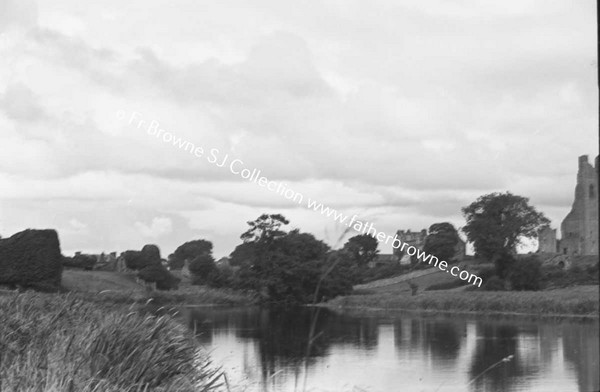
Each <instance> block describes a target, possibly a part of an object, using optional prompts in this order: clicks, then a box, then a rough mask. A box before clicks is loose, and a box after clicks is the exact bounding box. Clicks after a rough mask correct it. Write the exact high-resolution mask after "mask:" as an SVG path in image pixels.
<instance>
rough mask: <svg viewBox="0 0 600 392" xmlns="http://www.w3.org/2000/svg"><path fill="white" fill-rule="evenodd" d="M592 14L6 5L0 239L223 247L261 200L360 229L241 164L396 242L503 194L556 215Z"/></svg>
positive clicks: (581, 4)
mask: <svg viewBox="0 0 600 392" xmlns="http://www.w3.org/2000/svg"><path fill="white" fill-rule="evenodd" d="M596 26H597V25H596V4H595V2H594V1H591V0H582V1H576V2H573V1H567V0H564V1H548V0H544V1H541V0H539V1H529V0H518V1H502V2H498V1H487V0H486V1H479V0H478V1H470V2H467V1H458V0H430V1H427V2H423V1H419V0H402V1H398V0H390V1H377V0H375V1H374V0H369V1H356V0H344V1H341V0H320V1H293V2H292V1H281V0H269V1H267V0H257V1H251V2H249V1H243V0H223V1H219V2H213V1H210V2H209V1H197V0H189V1H156V0H144V1H139V0H133V1H128V2H127V4H126V5H124V2H122V1H116V0H98V1H95V2H81V1H75V0H54V1H39V2H35V1H30V0H0V235H2V237H8V236H10V235H12V234H14V233H16V232H18V231H21V230H24V229H27V228H38V229H42V228H54V229H56V230H57V231H58V233H59V237H60V241H61V248H62V250H63V253H64V254H72V253H74V252H75V251H78V250H79V251H84V252H102V251H105V252H111V251H116V252H118V253H119V252H122V251H124V250H127V249H140V248H141V247H142V246H143V245H144V244H149V243H152V244H157V245H158V246H159V247H160V249H161V252H162V254H163V257H166V255H168V254H169V253H171V252H173V251H174V249H175V248H176V247H177V246H178V245H180V244H182V243H184V242H186V241H190V240H193V239H200V238H202V239H207V240H210V241H212V243H213V244H214V254H215V256H216V257H221V256H226V255H228V254H229V253H230V252H231V251H232V250H233V249H234V248H235V246H236V245H237V244H239V243H240V242H241V240H240V235H241V234H242V233H243V232H244V231H245V230H246V228H247V224H246V222H247V221H251V220H254V219H255V218H257V217H258V216H259V215H261V214H262V213H281V214H283V215H284V216H286V217H287V218H288V219H289V220H290V225H289V228H299V229H300V230H301V231H306V232H311V233H313V234H314V235H315V236H316V237H317V238H319V239H322V240H324V241H326V242H327V243H328V244H330V245H331V246H332V247H334V248H337V247H339V246H341V245H342V244H343V242H344V241H345V240H347V238H348V237H349V236H351V235H354V234H357V233H352V232H350V233H345V236H344V232H345V227H344V226H343V225H341V224H339V223H338V222H335V221H334V220H333V219H332V218H331V217H327V216H323V215H321V214H319V213H318V212H315V211H313V210H310V209H308V208H307V207H306V206H305V205H301V204H300V203H297V202H294V201H293V200H288V199H287V198H285V197H283V196H281V195H279V194H277V193H275V192H271V191H269V190H268V189H265V187H261V186H259V185H258V184H256V183H252V182H249V181H247V180H244V179H243V178H241V177H240V175H239V174H235V173H232V170H231V169H230V167H229V165H230V162H231V161H233V160H234V159H239V160H240V161H242V162H243V167H244V168H248V169H249V170H253V169H257V170H260V172H261V175H262V176H264V177H266V178H267V179H268V180H269V181H275V182H277V183H281V184H284V185H285V186H286V187H287V188H289V189H293V190H294V191H295V192H298V193H300V194H302V195H303V197H304V198H305V200H306V199H307V198H310V199H311V200H315V201H318V202H319V203H322V204H323V205H324V206H327V207H330V208H333V209H336V210H337V211H339V212H342V213H344V214H346V215H349V216H352V215H354V214H356V215H357V216H358V217H359V219H361V220H363V221H368V222H370V223H372V224H373V225H374V226H375V227H376V228H377V230H379V231H382V232H385V233H387V234H390V235H391V234H393V233H395V232H396V230H398V229H411V230H413V231H415V230H421V229H424V228H427V227H429V226H430V225H431V224H433V223H436V222H451V223H452V224H454V225H455V226H456V227H457V228H460V227H462V226H463V225H464V224H465V221H464V218H463V216H462V214H461V207H464V206H467V205H468V204H470V203H471V202H473V201H474V200H475V199H476V198H477V197H478V196H481V195H484V194H487V193H491V192H505V191H510V192H512V193H514V194H518V195H521V196H525V197H528V198H529V199H530V202H531V203H532V204H533V205H534V206H535V207H536V208H537V209H538V210H540V211H542V212H543V213H544V214H546V216H548V217H549V218H550V219H551V221H552V227H555V228H557V227H560V222H561V221H562V219H563V218H564V217H565V215H566V214H567V213H568V211H569V209H570V207H571V204H572V202H573V197H574V187H575V182H576V173H577V160H578V156H580V155H589V157H590V161H593V159H594V157H595V156H596V155H597V154H598V81H597V72H598V71H597V67H598V62H597V52H596V31H597V30H596V29H597V27H596ZM139 121H144V123H142V124H140V123H139ZM150 124H155V127H157V129H163V130H164V131H165V132H169V134H170V135H172V136H173V138H180V140H185V141H189V142H190V143H193V144H194V146H197V147H200V148H201V149H202V151H203V154H198V155H202V156H201V157H199V156H196V155H194V154H193V153H190V152H189V151H183V150H182V149H180V148H177V147H176V146H174V145H173V143H168V142H165V141H164V139H163V138H161V137H156V135H152V129H150V130H149V128H148V126H149V125H150ZM212 149H216V150H214V151H218V154H215V155H218V156H219V157H220V158H221V159H223V158H224V157H225V156H227V157H228V162H227V164H226V165H224V166H223V167H218V166H217V165H216V164H212V163H210V162H209V161H208V159H207V158H208V157H209V156H210V153H209V152H210V151H211V150H212ZM241 167H242V165H241V164H240V166H239V169H240V170H241ZM237 171H239V170H237ZM531 246H533V245H530V246H529V248H531ZM523 249H528V248H527V247H524V248H523ZM380 251H381V252H382V253H389V252H391V246H389V245H387V246H386V245H382V246H381V247H380Z"/></svg>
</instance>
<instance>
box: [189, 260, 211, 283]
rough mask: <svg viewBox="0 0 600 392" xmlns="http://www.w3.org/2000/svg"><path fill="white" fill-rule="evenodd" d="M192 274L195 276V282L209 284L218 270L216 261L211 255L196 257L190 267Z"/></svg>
mask: <svg viewBox="0 0 600 392" xmlns="http://www.w3.org/2000/svg"><path fill="white" fill-rule="evenodd" d="M189 268H190V272H191V273H192V275H193V276H194V278H195V279H194V282H196V283H199V284H203V283H208V277H209V275H210V274H211V273H213V272H214V271H215V270H216V269H217V265H216V264H215V259H214V258H213V257H212V255H210V254H201V255H199V256H196V257H195V258H194V259H193V260H192V261H191V262H190V265H189Z"/></svg>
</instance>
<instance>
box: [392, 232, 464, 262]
mask: <svg viewBox="0 0 600 392" xmlns="http://www.w3.org/2000/svg"><path fill="white" fill-rule="evenodd" d="M396 235H397V236H398V239H400V241H402V242H403V243H406V244H407V245H408V246H414V247H415V248H417V249H420V250H423V247H424V246H425V239H427V230H426V229H423V230H421V231H416V232H412V231H410V230H407V231H404V230H398V231H397V232H396ZM405 251H406V248H405ZM466 254H467V243H466V242H465V241H463V240H462V238H460V237H459V238H458V243H457V244H456V246H455V247H454V259H455V260H462V259H463V258H464V257H465V255H466ZM394 255H396V256H398V257H399V258H400V264H403V265H404V264H410V263H411V257H410V256H409V255H408V254H406V252H401V251H400V249H399V248H394ZM412 259H413V261H414V262H416V256H413V257H412Z"/></svg>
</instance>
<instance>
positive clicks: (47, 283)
mask: <svg viewBox="0 0 600 392" xmlns="http://www.w3.org/2000/svg"><path fill="white" fill-rule="evenodd" d="M62 268H63V267H62V255H61V253H60V243H59V241H58V234H57V233H56V231H55V230H31V229H30V230H25V231H22V232H20V233H16V234H15V235H13V236H12V237H9V238H5V239H0V284H8V285H20V286H24V287H31V288H35V287H36V286H38V287H44V288H45V289H50V288H52V287H54V288H56V289H58V288H59V287H60V281H61V276H62Z"/></svg>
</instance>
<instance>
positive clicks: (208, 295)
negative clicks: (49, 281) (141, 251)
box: [62, 270, 258, 306]
mask: <svg viewBox="0 0 600 392" xmlns="http://www.w3.org/2000/svg"><path fill="white" fill-rule="evenodd" d="M62 286H63V288H64V289H65V291H68V292H71V293H76V294H78V295H80V296H83V297H85V298H86V299H87V300H89V301H93V302H104V303H118V304H129V303H136V304H145V303H147V302H152V303H153V304H156V305H160V306H163V305H187V306H210V305H215V306H217V305H219V306H222V305H231V306H234V305H235V306H245V305H253V304H256V303H257V301H258V300H257V297H256V296H255V295H253V294H252V293H245V292H240V291H236V290H231V289H215V288H210V287H206V286H192V285H189V284H188V285H184V284H182V285H181V286H180V288H179V289H178V290H169V291H161V290H148V289H146V288H145V287H144V286H142V285H140V284H139V283H137V282H136V281H135V278H134V276H130V275H127V274H124V273H119V272H110V271H82V270H65V271H63V276H62Z"/></svg>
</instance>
